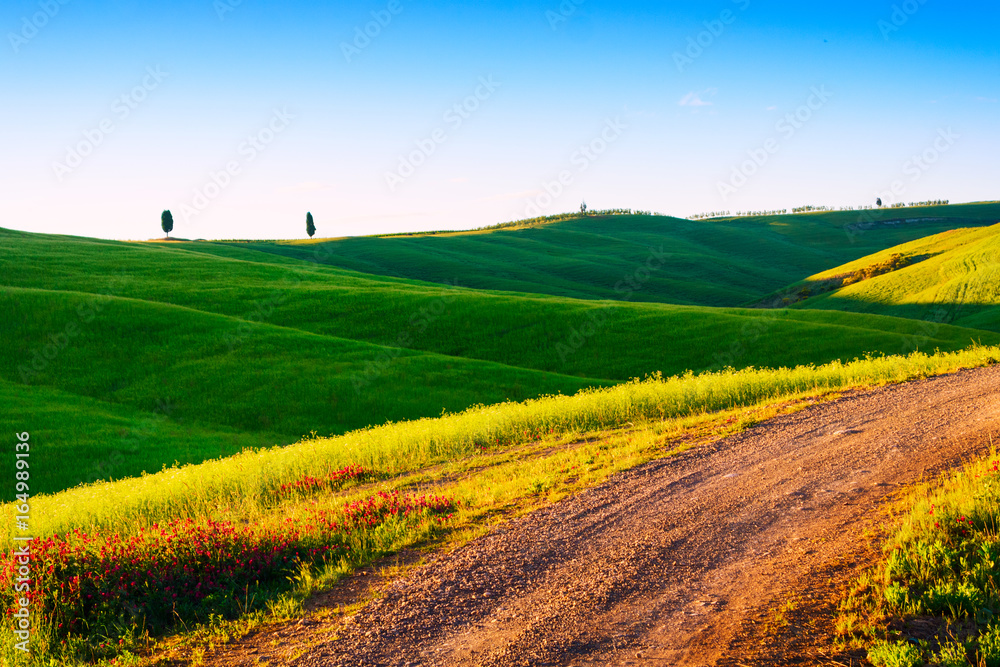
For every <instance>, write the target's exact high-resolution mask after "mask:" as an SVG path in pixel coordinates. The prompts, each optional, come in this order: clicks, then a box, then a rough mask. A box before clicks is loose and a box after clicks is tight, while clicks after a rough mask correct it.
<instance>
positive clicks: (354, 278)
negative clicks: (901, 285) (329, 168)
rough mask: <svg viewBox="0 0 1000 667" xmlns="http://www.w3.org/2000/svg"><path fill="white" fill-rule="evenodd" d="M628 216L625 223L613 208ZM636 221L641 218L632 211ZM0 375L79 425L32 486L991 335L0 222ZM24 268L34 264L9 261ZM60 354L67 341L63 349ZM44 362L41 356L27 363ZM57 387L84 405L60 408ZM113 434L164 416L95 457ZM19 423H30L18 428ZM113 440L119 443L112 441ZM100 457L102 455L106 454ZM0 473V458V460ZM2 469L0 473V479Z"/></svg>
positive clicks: (36, 415)
mask: <svg viewBox="0 0 1000 667" xmlns="http://www.w3.org/2000/svg"><path fill="white" fill-rule="evenodd" d="M628 220H631V218H629V219H628ZM640 221H641V219H640ZM0 237H2V238H3V240H4V241H5V243H3V244H2V245H0V281H2V282H3V283H5V284H6V286H4V287H0V305H2V306H3V307H4V308H5V309H6V311H7V313H8V314H9V317H8V318H5V319H4V320H2V321H0V340H4V341H9V342H8V343H7V344H6V345H4V346H3V347H2V348H0V379H2V380H6V381H7V382H9V383H17V384H22V385H26V386H30V387H33V388H35V389H36V390H39V391H41V390H42V389H44V388H48V389H53V390H56V393H53V394H44V393H43V394H40V395H44V396H47V397H48V399H47V400H46V401H45V403H44V404H42V405H39V406H38V409H37V410H31V409H29V410H26V411H25V413H23V414H16V413H6V414H7V415H8V416H6V417H5V418H4V419H5V420H6V421H5V423H6V425H7V426H8V427H9V428H14V429H24V428H27V429H35V430H38V429H53V428H57V426H58V425H57V424H55V423H48V422H46V421H45V420H44V418H43V417H44V414H43V412H44V411H46V410H50V411H54V412H57V413H61V414H69V413H71V412H86V411H88V410H90V409H91V406H98V405H102V406H105V407H100V408H97V407H94V410H95V411H94V413H93V414H92V415H90V416H89V417H85V416H83V415H81V416H80V419H81V420H82V421H85V422H87V423H89V424H90V427H89V428H86V429H84V428H79V429H74V430H73V431H71V432H70V431H64V433H63V436H62V437H60V438H57V439H53V440H52V441H50V442H51V445H52V447H53V448H54V449H55V451H56V452H58V453H55V452H53V454H52V457H53V459H59V460H62V461H65V460H69V459H72V460H73V461H75V463H76V465H65V464H63V465H60V466H53V468H51V469H50V470H49V471H48V472H47V473H46V475H45V477H44V478H43V479H44V481H42V482H41V483H42V489H43V490H46V491H55V490H58V489H60V488H67V487H70V486H73V485H75V484H77V483H79V482H81V481H89V480H91V479H92V476H93V474H94V472H95V471H101V472H102V474H105V475H107V476H108V478H117V477H120V476H123V475H138V474H140V473H141V472H143V471H150V472H153V471H156V470H159V469H160V467H161V466H162V465H163V464H167V465H169V464H172V463H173V462H174V461H175V460H176V461H180V462H184V463H186V462H192V461H200V460H203V459H204V458H205V452H216V451H219V450H218V447H220V445H217V444H215V443H214V442H213V440H215V436H214V435H213V434H214V433H216V432H226V433H228V432H232V433H235V434H237V435H241V436H245V438H244V437H237V438H232V437H230V438H227V439H226V440H225V442H226V443H227V444H225V445H223V447H224V448H225V447H229V448H230V449H224V451H226V452H232V451H234V449H238V448H239V447H241V446H243V445H244V444H245V443H246V442H247V439H249V441H250V442H251V443H253V444H261V442H262V441H265V442H268V443H269V444H277V443H287V442H292V441H294V440H296V439H298V438H299V437H300V436H302V435H303V434H306V433H309V432H312V431H317V432H319V433H321V434H323V435H327V434H333V433H343V432H345V431H348V430H351V429H354V428H359V427H363V426H367V425H369V424H378V423H382V422H384V421H386V420H393V421H395V420H400V419H413V418H419V417H428V416H434V415H438V414H440V413H441V410H442V409H447V410H449V411H455V410H461V409H463V408H465V407H467V406H469V405H472V404H475V403H495V402H498V401H503V400H505V399H512V400H521V399H525V398H530V397H532V396H539V395H542V394H546V393H556V392H562V393H573V392H575V391H577V390H578V389H580V388H582V387H585V386H602V385H608V384H612V383H614V382H621V381H626V380H628V379H630V378H633V377H642V376H644V375H646V374H648V373H653V372H657V371H659V372H662V373H664V374H666V375H672V374H676V373H682V372H684V371H686V370H694V371H701V370H706V369H712V368H716V369H717V368H723V367H726V366H733V367H745V366H795V365H799V364H804V363H825V362H828V361H833V360H835V359H844V360H846V359H852V358H854V357H858V356H863V355H864V354H865V353H868V352H872V353H877V352H883V353H888V354H905V353H908V352H910V351H913V350H916V349H921V350H933V349H942V350H956V349H961V348H963V347H965V346H967V345H968V344H969V343H970V342H972V341H978V342H981V343H983V344H993V343H998V342H1000V335H997V334H995V333H993V332H983V331H977V330H971V329H961V328H957V327H950V326H941V327H937V328H936V329H935V330H934V331H933V332H927V331H926V330H925V327H924V326H923V325H922V324H920V323H915V322H911V321H908V320H904V319H898V318H890V317H882V316H874V315H857V314H852V313H840V312H812V311H797V310H781V311H763V310H759V309H758V310H745V309H714V308H705V307H692V306H676V305H668V304H655V303H632V302H629V301H621V302H619V301H615V302H595V301H593V300H578V299H569V298H564V297H553V296H544V295H522V294H511V293H505V292H484V291H478V290H471V289H464V288H445V287H442V286H440V285H434V284H429V283H419V282H415V281H408V280H401V279H395V278H387V277H379V276H374V277H373V276H366V275H363V274H359V273H356V272H352V271H347V270H343V269H338V268H331V267H326V266H319V265H316V264H313V263H309V262H302V261H299V260H294V259H289V258H281V257H277V258H274V261H273V262H272V261H268V262H260V261H250V260H248V259H247V257H248V256H249V257H251V258H253V259H259V258H260V256H261V253H255V252H252V251H248V250H246V249H245V248H243V247H241V246H219V245H216V246H213V248H215V249H217V250H219V251H220V253H221V254H222V255H225V256H217V255H211V254H204V253H200V252H193V251H192V250H191V248H194V247H204V246H205V244H194V243H184V242H175V243H170V244H165V243H151V244H134V243H118V242H112V241H99V240H93V239H78V238H72V237H56V236H44V235H32V234H24V233H17V232H9V231H4V230H0ZM18 266H32V267H33V269H34V270H33V271H30V272H29V271H18V270H16V267H18ZM63 348H65V349H63ZM48 354H51V355H53V358H52V359H47V358H45V357H46V355H48ZM70 395H75V396H78V397H85V398H87V399H91V400H92V401H95V402H96V403H87V402H83V403H74V402H72V401H69V402H67V403H65V404H61V403H60V402H59V401H61V400H62V399H63V398H66V397H68V396H70ZM110 407H114V408H116V409H117V408H129V409H132V410H137V411H139V412H141V413H142V414H141V416H136V421H135V422H134V425H133V426H132V427H130V430H131V431H136V432H144V431H148V430H149V424H154V423H155V424H160V423H163V424H169V425H171V426H170V428H163V429H158V430H157V431H156V432H155V433H152V434H149V436H148V437H146V438H144V443H143V445H142V446H141V449H142V451H141V453H140V452H138V451H133V450H136V449H137V446H128V445H126V446H124V447H119V446H118V444H117V442H118V440H112V442H115V443H116V444H115V445H114V446H113V447H111V448H110V450H109V451H107V452H105V451H104V449H105V446H106V443H107V439H106V435H105V434H106V433H109V432H115V431H116V430H120V429H122V428H124V427H122V426H121V425H120V423H119V422H118V420H115V419H111V418H110V417H109V415H108V414H107V409H106V408H110ZM25 419H28V421H27V422H25ZM119 440H120V438H119ZM116 449H117V450H118V452H119V454H118V455H116V454H115V453H114V451H115V450H116ZM4 466H9V463H5V464H3V466H0V468H3V467H4ZM2 472H3V470H0V473H2Z"/></svg>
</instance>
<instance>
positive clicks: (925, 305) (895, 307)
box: [798, 224, 1000, 331]
mask: <svg viewBox="0 0 1000 667" xmlns="http://www.w3.org/2000/svg"><path fill="white" fill-rule="evenodd" d="M893 255H898V256H901V257H903V258H906V259H908V260H909V261H910V262H911V263H910V264H909V265H907V266H903V267H902V268H899V269H898V270H894V271H891V272H889V273H885V274H883V275H878V276H876V277H874V278H871V279H869V280H863V281H860V282H857V283H854V284H852V285H848V286H845V287H842V288H840V289H837V290H834V291H831V292H828V293H825V294H819V295H817V296H814V297H812V298H809V299H806V300H805V301H803V302H801V303H800V304H798V305H799V307H801V308H807V309H822V310H841V311H848V312H857V313H878V314H881V315H893V316H897V317H906V318H911V319H915V320H922V321H925V322H930V323H934V324H937V323H949V324H956V325H959V326H965V327H973V328H977V329H987V330H991V331H1000V224H998V225H993V226H992V227H987V228H984V229H958V230H954V231H948V232H944V233H941V234H937V235H934V236H931V237H928V238H923V239H919V240H917V241H913V242H911V243H906V244H903V245H900V246H897V247H894V248H890V249H888V250H885V251H883V252H880V253H876V254H874V255H871V256H869V257H865V258H863V259H860V260H858V261H856V262H852V263H850V264H846V265H844V266H842V267H837V268H836V269H834V270H832V271H827V272H824V273H820V274H817V275H815V276H812V277H810V278H809V280H808V281H806V283H804V284H809V283H813V284H818V283H821V282H823V281H824V280H829V279H830V278H832V277H834V276H837V275H845V274H850V273H852V272H857V271H860V270H862V269H864V268H865V267H867V266H873V265H878V264H880V263H882V264H884V263H886V262H887V261H888V260H889V258H891V257H892V256H893Z"/></svg>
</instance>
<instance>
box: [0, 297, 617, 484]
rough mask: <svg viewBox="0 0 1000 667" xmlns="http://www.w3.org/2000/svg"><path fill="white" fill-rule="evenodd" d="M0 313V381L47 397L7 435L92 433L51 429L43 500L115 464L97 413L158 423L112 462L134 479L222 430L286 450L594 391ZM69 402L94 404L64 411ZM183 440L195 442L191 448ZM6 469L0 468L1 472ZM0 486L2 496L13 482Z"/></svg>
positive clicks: (279, 336)
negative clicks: (381, 427)
mask: <svg viewBox="0 0 1000 667" xmlns="http://www.w3.org/2000/svg"><path fill="white" fill-rule="evenodd" d="M0 308H3V310H4V311H5V312H6V313H7V314H8V318H7V319H5V320H4V321H3V323H2V324H0V331H2V337H3V339H4V340H6V341H9V343H8V344H6V345H5V346H3V347H0V366H2V367H3V368H4V369H7V372H6V373H5V375H6V377H5V378H4V379H5V380H6V381H7V383H13V382H20V383H21V384H22V385H27V386H28V387H31V388H32V389H33V390H34V394H33V395H34V396H36V397H39V398H43V399H46V400H44V402H43V403H41V404H40V405H38V406H36V408H31V407H28V408H26V410H25V412H24V413H21V414H17V413H6V415H7V416H5V418H4V421H5V422H7V426H8V427H9V428H12V429H15V430H17V431H18V432H20V431H23V430H27V431H34V430H36V429H37V430H42V431H45V430H53V429H62V426H63V423H62V422H61V421H60V422H56V423H50V422H47V421H46V420H45V416H46V415H45V413H46V411H52V412H54V413H55V414H60V413H67V412H81V411H82V412H89V413H90V414H89V416H87V417H86V418H84V417H81V421H83V422H85V423H88V425H89V426H90V427H91V428H94V431H93V432H83V433H81V432H79V431H77V432H76V433H74V432H72V431H69V430H61V431H60V436H59V439H58V440H56V441H54V442H53V441H50V442H49V444H50V445H51V446H52V447H53V451H52V453H51V456H54V457H56V456H58V457H70V458H71V459H72V460H73V462H74V463H75V466H66V465H65V464H63V465H60V466H57V467H53V468H52V469H44V473H40V474H39V475H38V477H37V479H38V482H37V483H38V486H39V489H40V490H45V491H54V490H59V489H61V488H66V487H67V486H73V485H75V484H77V483H78V482H80V481H87V479H88V477H87V475H88V474H89V471H91V470H93V468H94V466H95V465H97V466H100V462H101V461H105V460H107V459H108V457H109V456H113V454H112V453H111V452H112V451H113V448H112V447H107V443H105V446H104V447H102V446H101V443H102V434H104V433H106V432H108V431H109V430H114V429H115V428H119V427H120V425H119V422H120V419H118V418H111V417H110V415H108V414H106V413H105V412H104V410H105V409H106V408H105V407H104V406H108V407H110V406H116V408H117V407H118V406H124V407H128V408H131V409H132V410H133V412H132V413H130V414H131V415H132V417H133V418H134V419H135V420H136V421H135V422H134V423H135V424H136V426H139V425H140V424H141V423H142V421H143V419H140V418H138V416H137V415H135V414H134V411H141V412H143V413H145V419H152V420H154V423H155V424H160V425H163V428H159V427H157V430H156V431H155V432H154V433H151V434H149V436H148V437H146V438H144V442H143V443H142V444H139V445H136V447H142V448H144V449H146V450H147V451H146V452H143V454H142V455H139V456H129V457H125V459H124V460H118V459H116V462H117V463H118V465H116V466H115V467H114V470H115V472H117V473H119V474H120V473H126V474H128V475H138V474H139V473H141V472H142V471H143V470H147V471H155V470H159V469H160V467H161V466H162V464H164V463H166V464H168V465H169V464H171V463H173V462H174V461H175V460H180V461H182V462H190V461H196V460H201V459H202V458H204V456H203V455H200V454H201V453H203V452H211V451H212V447H213V445H212V444H211V443H212V442H213V441H215V440H217V439H218V437H219V434H221V433H225V432H235V433H242V434H247V435H245V436H244V437H242V438H239V439H238V440H235V441H234V440H232V439H224V440H223V441H222V442H223V443H225V442H226V441H227V440H228V441H229V442H230V443H231V445H229V446H235V445H242V444H245V443H247V442H251V443H258V444H259V443H261V441H267V442H269V443H280V442H292V441H294V440H297V439H299V438H300V437H302V436H303V435H305V434H308V433H309V432H311V431H317V432H319V433H321V434H324V435H326V434H330V433H343V432H344V431H347V430H351V429H355V428H360V427H364V426H367V425H369V424H372V423H379V422H384V421H385V420H401V419H411V418H417V417H422V416H427V415H434V414H440V413H441V411H442V410H443V409H446V410H450V411H455V410H461V409H463V408H465V407H467V406H469V405H471V404H473V403H478V402H490V403H495V402H500V401H504V400H507V399H511V400H522V399H525V398H529V397H531V396H536V395H539V394H544V393H558V392H569V393H572V392H575V391H576V390H578V389H581V388H583V387H586V386H593V385H599V384H601V382H600V381H598V380H585V379H581V378H573V377H567V376H559V375H556V374H552V373H544V372H539V371H534V370H530V369H522V368H513V367H506V366H502V365H500V364H496V363H491V362H483V361H477V360H471V359H462V358H455V357H445V356H442V355H437V354H431V353H424V352H416V351H410V350H391V351H386V350H383V349H381V348H378V347H377V346H374V345H371V344H368V343H362V342H358V341H353V340H348V339H339V338H333V337H330V336H322V335H319V334H312V333H308V332H303V331H299V330H295V329H288V328H283V327H278V326H275V325H264V324H262V325H259V326H258V327H257V328H256V329H255V330H254V334H253V335H252V336H248V337H247V338H246V339H245V340H242V341H241V342H240V344H239V345H238V346H232V345H231V344H230V343H231V341H232V337H233V336H236V335H238V333H239V326H240V322H239V321H237V320H234V319H233V318H229V317H225V316H222V315H214V314H210V313H203V312H200V311H194V310H189V309H186V308H182V307H179V306H172V305H167V304H161V303H153V302H147V301H140V300H134V299H126V298H122V297H100V298H95V297H94V296H93V295H88V294H81V293H75V292H53V291H45V290H31V289H20V288H7V289H3V290H0ZM91 308H92V309H93V310H94V311H95V312H94V317H93V318H92V319H90V318H89V317H88V316H87V314H88V313H89V311H88V310H87V309H91ZM98 311H99V312H98ZM81 312H82V313H84V316H83V317H81V316H80V313H81ZM53 332H54V333H53ZM52 336H55V337H54V338H53V337H52ZM49 353H51V359H49V358H47V355H48V354H49ZM382 353H385V354H386V355H388V357H387V358H390V359H391V363H388V364H386V365H385V366H384V368H382V369H381V371H380V372H379V374H378V375H376V376H371V377H370V379H369V380H368V381H367V383H366V384H364V385H363V386H362V387H360V388H359V387H357V386H356V380H357V378H359V377H362V374H363V373H364V371H365V368H366V365H367V364H368V363H370V362H371V360H372V359H376V358H378V357H379V355H380V354H382ZM33 361H34V362H37V363H36V364H34V365H33V363H32V362H33ZM36 369H38V370H36ZM22 372H25V373H27V374H26V375H24V376H22ZM48 389H55V390H58V392H51V391H48V392H47V391H46V390H48ZM67 394H71V395H76V396H78V397H87V398H89V399H92V400H91V401H90V402H85V401H74V400H72V399H69V400H65V401H64V400H63V399H65V398H67ZM101 404H104V406H102V405H101ZM158 414H159V416H158ZM8 420H9V421H8ZM135 428H136V427H133V430H134V429H135ZM140 428H141V427H140ZM250 434H252V435H250ZM118 440H120V438H119V439H118ZM191 441H198V442H200V443H201V444H200V445H198V446H196V447H191V446H190V443H191ZM113 442H117V440H116V441H113ZM102 449H103V450H104V451H102ZM230 451H232V450H230ZM151 461H152V462H154V463H155V464H154V465H152V466H150V462H151ZM10 465H12V463H11V462H10V461H5V462H4V464H3V468H4V471H5V472H6V471H7V469H8V468H9V467H10ZM109 474H112V473H111V470H110V469H109ZM5 479H6V480H7V481H5V482H4V484H3V486H4V488H8V487H9V486H10V484H11V482H10V481H9V480H11V479H12V476H11V475H5Z"/></svg>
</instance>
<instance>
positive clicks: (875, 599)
mask: <svg viewBox="0 0 1000 667" xmlns="http://www.w3.org/2000/svg"><path fill="white" fill-rule="evenodd" d="M998 459H1000V456H998V455H997V453H996V452H995V451H994V452H993V454H992V455H991V456H990V457H989V458H987V459H985V460H983V461H979V462H975V463H971V464H969V465H967V466H965V467H964V468H963V469H962V470H960V471H957V472H954V473H951V474H949V475H948V476H947V477H945V478H944V479H943V481H941V482H940V483H938V484H929V485H927V486H925V487H924V488H922V489H920V490H918V491H917V492H915V493H914V498H913V499H912V500H911V502H912V506H911V509H910V510H909V512H907V513H906V515H905V516H904V518H903V520H902V521H901V522H900V523H899V525H898V527H897V528H896V529H895V530H894V531H893V533H892V534H891V535H890V536H889V538H888V540H887V541H886V543H885V557H884V559H883V562H882V563H880V564H879V565H878V566H876V567H874V568H873V569H871V570H870V571H868V572H866V573H865V574H863V575H862V576H861V577H860V578H859V579H858V580H857V582H855V584H854V585H853V586H852V588H851V589H850V591H849V593H848V595H847V596H846V597H845V599H844V601H843V602H842V604H841V612H840V618H839V621H838V627H839V629H840V632H841V635H842V638H841V641H843V642H845V643H848V644H853V645H856V646H861V647H864V648H867V651H868V657H869V660H871V662H872V663H873V664H875V665H877V666H883V665H884V666H886V667H892V666H894V665H923V664H931V665H947V666H952V665H954V666H958V665H985V666H986V667H997V666H998V665H1000V567H998V563H1000V462H998Z"/></svg>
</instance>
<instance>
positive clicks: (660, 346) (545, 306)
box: [0, 236, 981, 421]
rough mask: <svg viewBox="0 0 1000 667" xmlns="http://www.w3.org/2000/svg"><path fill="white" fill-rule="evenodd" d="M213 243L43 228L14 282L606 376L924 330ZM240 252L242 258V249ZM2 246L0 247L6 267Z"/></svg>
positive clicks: (878, 342) (709, 364) (774, 356)
mask: <svg viewBox="0 0 1000 667" xmlns="http://www.w3.org/2000/svg"><path fill="white" fill-rule="evenodd" d="M201 245H202V244H183V243H173V244H169V245H167V244H144V245H137V244H121V243H118V244H116V243H112V242H92V241H89V240H75V239H63V238H60V237H43V236H33V237H30V238H28V239H22V240H21V242H20V243H18V244H13V245H12V246H11V247H12V248H16V251H15V252H12V253H11V254H12V255H14V256H20V257H21V258H23V259H22V260H21V261H22V262H24V263H30V264H31V265H32V266H36V267H38V268H39V269H40V270H39V271H38V272H33V273H30V274H29V273H15V274H13V275H10V276H9V277H8V278H6V280H7V282H8V283H9V284H13V285H18V286H21V287H28V288H45V289H55V290H74V291H81V292H90V293H94V294H113V295H117V296H121V297H123V298H129V299H135V300H144V301H153V302H157V303H169V304H175V305H178V306H183V307H184V308H186V309H191V310H198V311H201V312H205V313H215V314H221V315H225V316H227V317H229V318H235V319H237V320H239V321H240V322H239V323H237V324H236V325H234V326H233V327H232V328H231V330H229V331H227V332H226V333H225V334H224V335H223V339H224V341H225V343H226V344H227V345H228V346H229V347H231V348H233V349H234V350H237V351H239V350H240V348H241V347H242V346H243V345H244V344H245V343H246V342H248V341H251V340H253V339H254V338H255V336H256V334H257V332H258V331H261V330H263V329H264V328H266V327H265V325H277V326H281V327H285V328H289V329H295V330H298V331H300V332H309V333H315V334H320V335H322V336H333V337H336V338H340V339H351V340H357V341H364V342H367V343H372V344H374V345H379V346H388V347H391V348H393V349H398V348H405V349H410V350H420V351H425V352H432V353H436V354H443V355H448V356H452V357H461V358H467V359H479V360H482V361H492V362H496V363H501V364H504V365H507V366H514V367H519V368H528V369H534V370H541V371H546V372H551V373H559V374H562V375H572V376H577V377H585V378H599V379H605V380H627V379H629V378H631V377H637V376H642V375H645V374H647V373H650V372H653V371H661V372H663V373H666V374H674V373H680V372H684V371H686V370H694V371H699V370H704V369H708V368H713V367H721V366H726V365H733V366H748V365H755V366H762V365H767V366H781V365H796V364H800V363H808V362H816V363H824V362H826V361H830V360H832V359H836V358H844V357H848V358H850V357H853V356H858V355H861V354H864V353H865V352H869V351H872V352H874V351H884V352H887V353H896V352H900V351H909V350H908V349H905V348H906V345H907V340H908V339H909V338H911V337H912V336H914V335H915V334H917V333H919V332H920V329H919V327H918V326H917V325H915V324H914V323H912V322H908V321H905V320H894V319H890V318H881V317H867V316H866V317H858V316H854V315H845V314H842V313H814V312H808V313H804V312H764V311H760V310H740V309H713V308H699V307H685V306H670V305H665V304H651V303H633V302H630V301H606V302H596V303H595V302H594V301H592V300H578V299H568V298H559V297H551V296H542V295H530V294H517V293H496V292H486V291H480V290H471V289H462V288H452V287H445V288H442V287H441V286H438V285H433V284H428V283H417V282H414V281H407V280H398V279H391V278H375V279H370V278H369V277H367V276H365V275H363V274H359V273H356V272H352V271H345V270H341V269H335V268H334V269H330V268H327V267H323V266H316V265H313V264H309V263H305V262H297V263H295V264H293V265H290V266H285V265H273V264H269V263H263V264H262V263H259V262H251V261H245V260H241V259H234V258H232V257H226V258H221V257H217V256H214V255H204V254H201V253H196V252H190V249H191V248H193V247H196V246H201ZM225 251H226V252H227V253H230V250H229V249H228V248H225ZM232 252H233V253H235V254H241V253H240V251H239V249H234V250H233V251H232ZM3 253H4V249H0V262H2V261H3ZM460 284H461V282H460ZM979 336H981V333H980V332H975V331H962V330H958V329H950V328H945V329H942V330H941V331H939V332H937V333H936V335H935V336H933V337H932V338H933V340H931V341H929V343H932V344H933V345H937V346H941V347H942V348H948V349H955V348H957V347H962V346H965V345H967V344H968V343H969V341H970V340H971V339H973V338H977V337H979ZM789 341H795V342H796V344H789ZM804 341H808V344H807V345H806V344H803V342H804ZM922 347H923V346H922ZM910 349H912V346H911V347H910ZM609 350H614V353H613V354H610V353H608V351H609ZM370 352H371V353H370V355H369V356H368V357H367V358H365V359H364V360H363V363H364V365H365V368H364V375H365V376H366V377H369V376H373V375H378V374H381V371H380V369H381V368H382V367H383V366H385V365H387V359H386V355H387V354H388V355H389V356H390V357H391V356H392V355H395V354H397V353H396V352H394V351H393V352H386V351H385V350H380V349H378V350H376V349H372V350H371V351H370ZM368 364H370V365H368ZM365 384H367V383H366V382H365ZM400 390H402V388H401V389H400ZM376 421H379V420H376Z"/></svg>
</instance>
